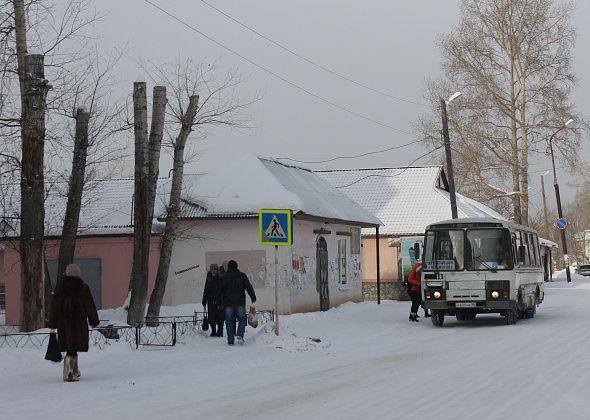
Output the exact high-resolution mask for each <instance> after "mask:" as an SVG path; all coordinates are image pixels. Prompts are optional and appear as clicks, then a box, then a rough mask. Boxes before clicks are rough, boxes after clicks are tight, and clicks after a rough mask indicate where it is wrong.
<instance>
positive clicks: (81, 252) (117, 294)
mask: <svg viewBox="0 0 590 420" xmlns="http://www.w3.org/2000/svg"><path fill="white" fill-rule="evenodd" d="M45 246H46V256H47V259H48V260H51V259H57V255H58V253H59V240H48V241H46V242H45ZM16 247H18V243H10V244H7V246H5V251H4V253H5V256H4V270H3V273H2V275H1V276H2V278H4V279H5V284H6V324H9V325H18V323H19V316H20V315H19V311H20V255H19V253H18V251H17V250H16ZM159 249H160V237H157V236H154V237H152V240H151V246H150V264H149V279H148V293H151V291H152V289H153V287H154V282H155V278H156V272H157V269H158V260H159V257H160V252H159ZM74 259H99V260H100V261H101V264H100V267H101V273H100V282H101V288H100V289H101V302H102V308H103V309H104V308H117V307H120V306H121V305H122V304H123V301H124V300H125V298H126V297H127V291H128V288H129V279H130V277H131V268H132V264H133V238H132V237H106V236H103V237H88V238H84V237H82V238H78V239H77V241H76V250H75V254H74ZM82 277H84V273H82ZM148 296H149V295H148Z"/></svg>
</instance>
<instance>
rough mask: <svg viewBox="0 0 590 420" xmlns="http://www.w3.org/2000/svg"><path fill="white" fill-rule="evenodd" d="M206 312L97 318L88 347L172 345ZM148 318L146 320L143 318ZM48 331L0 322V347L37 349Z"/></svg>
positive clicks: (269, 316)
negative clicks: (137, 319)
mask: <svg viewBox="0 0 590 420" xmlns="http://www.w3.org/2000/svg"><path fill="white" fill-rule="evenodd" d="M257 314H258V323H259V325H262V324H265V323H267V322H271V321H273V320H274V312H273V311H259V312H257ZM205 315H206V312H195V313H194V314H193V315H192V316H191V315H188V316H165V317H158V318H157V320H154V322H148V323H150V324H154V325H153V326H150V325H143V326H138V327H131V326H129V325H112V324H108V321H107V320H101V322H100V324H99V325H98V326H97V327H96V328H90V329H89V342H90V345H91V346H95V347H98V348H101V349H102V348H104V347H105V346H107V345H109V344H111V342H126V343H129V345H130V346H131V347H132V348H135V349H138V348H139V346H162V347H170V346H175V345H176V344H177V343H179V342H180V343H183V344H184V341H179V339H181V340H183V339H184V338H186V337H190V336H192V335H196V334H199V333H200V332H201V331H202V324H203V318H204V316H205ZM147 321H150V320H147ZM48 339H49V331H43V332H30V333H21V332H19V331H18V327H17V326H12V325H0V348H3V347H8V348H30V347H33V348H41V347H46V346H47V343H48Z"/></svg>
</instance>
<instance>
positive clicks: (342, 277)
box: [338, 239, 348, 284]
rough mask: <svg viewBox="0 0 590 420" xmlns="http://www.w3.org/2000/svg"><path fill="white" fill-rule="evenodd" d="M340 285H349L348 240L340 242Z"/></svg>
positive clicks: (340, 240)
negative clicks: (347, 271) (347, 269)
mask: <svg viewBox="0 0 590 420" xmlns="http://www.w3.org/2000/svg"><path fill="white" fill-rule="evenodd" d="M338 284H348V278H347V273H346V239H339V240H338Z"/></svg>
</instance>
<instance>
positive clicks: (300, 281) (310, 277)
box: [291, 255, 316, 290]
mask: <svg viewBox="0 0 590 420" xmlns="http://www.w3.org/2000/svg"><path fill="white" fill-rule="evenodd" d="M291 267H292V272H293V277H292V286H293V287H294V288H295V290H303V289H304V288H305V287H306V286H309V285H310V284H315V275H316V273H315V268H316V264H315V258H314V257H310V256H302V255H293V258H292V260H291Z"/></svg>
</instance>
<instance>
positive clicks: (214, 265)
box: [209, 264, 219, 271]
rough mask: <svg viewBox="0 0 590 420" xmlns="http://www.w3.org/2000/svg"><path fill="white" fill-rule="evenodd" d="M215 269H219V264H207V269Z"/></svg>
mask: <svg viewBox="0 0 590 420" xmlns="http://www.w3.org/2000/svg"><path fill="white" fill-rule="evenodd" d="M213 270H217V271H219V266H218V265H217V264H211V265H210V266H209V271H213Z"/></svg>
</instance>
